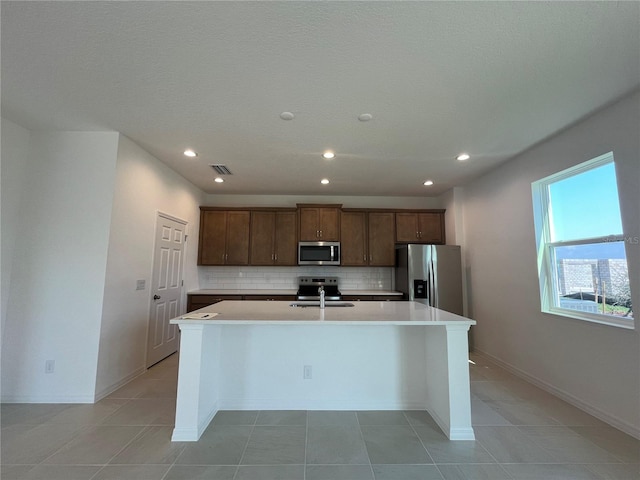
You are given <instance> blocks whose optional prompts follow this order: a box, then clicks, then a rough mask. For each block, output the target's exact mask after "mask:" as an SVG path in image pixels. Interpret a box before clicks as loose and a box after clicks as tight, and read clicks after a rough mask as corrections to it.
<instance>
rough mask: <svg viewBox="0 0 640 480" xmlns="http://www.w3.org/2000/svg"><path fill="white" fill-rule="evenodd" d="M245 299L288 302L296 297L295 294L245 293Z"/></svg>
mask: <svg viewBox="0 0 640 480" xmlns="http://www.w3.org/2000/svg"><path fill="white" fill-rule="evenodd" d="M243 297H244V300H267V301H280V302H288V301H293V300H295V299H296V296H295V295H279V294H278V295H253V294H252V295H244V296H243Z"/></svg>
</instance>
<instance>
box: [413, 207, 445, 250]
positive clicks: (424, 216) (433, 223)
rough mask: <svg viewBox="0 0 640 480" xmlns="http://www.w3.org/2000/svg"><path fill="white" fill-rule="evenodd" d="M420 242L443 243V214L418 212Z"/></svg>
mask: <svg viewBox="0 0 640 480" xmlns="http://www.w3.org/2000/svg"><path fill="white" fill-rule="evenodd" d="M418 224H419V226H420V228H419V232H420V233H419V235H420V242H423V243H444V216H443V215H442V214H440V213H420V214H418Z"/></svg>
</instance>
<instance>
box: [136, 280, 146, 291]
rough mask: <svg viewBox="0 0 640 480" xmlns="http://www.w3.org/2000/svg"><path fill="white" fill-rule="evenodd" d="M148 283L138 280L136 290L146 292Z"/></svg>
mask: <svg viewBox="0 0 640 480" xmlns="http://www.w3.org/2000/svg"><path fill="white" fill-rule="evenodd" d="M146 283H147V282H146V281H145V280H137V281H136V290H144V288H145V285H146Z"/></svg>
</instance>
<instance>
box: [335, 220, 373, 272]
mask: <svg viewBox="0 0 640 480" xmlns="http://www.w3.org/2000/svg"><path fill="white" fill-rule="evenodd" d="M340 233H341V238H340V248H341V252H340V263H341V264H342V265H345V266H364V265H367V264H368V262H367V214H366V213H365V212H342V215H341V216H340Z"/></svg>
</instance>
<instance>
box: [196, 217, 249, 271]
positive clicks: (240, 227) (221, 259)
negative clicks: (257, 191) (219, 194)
mask: <svg viewBox="0 0 640 480" xmlns="http://www.w3.org/2000/svg"><path fill="white" fill-rule="evenodd" d="M250 221H251V214H250V212H249V211H248V210H216V209H210V208H209V209H208V208H207V207H201V209H200V242H199V244H198V265H248V264H249V226H250Z"/></svg>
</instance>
